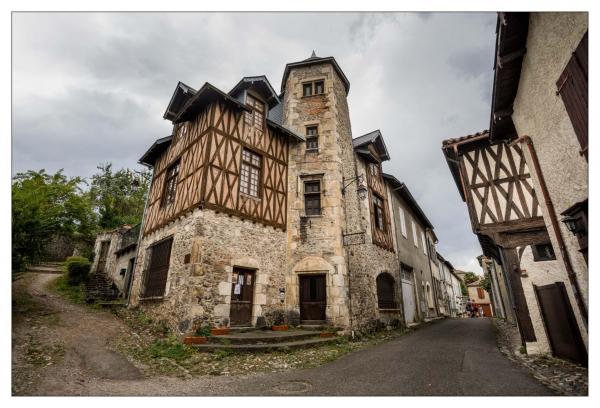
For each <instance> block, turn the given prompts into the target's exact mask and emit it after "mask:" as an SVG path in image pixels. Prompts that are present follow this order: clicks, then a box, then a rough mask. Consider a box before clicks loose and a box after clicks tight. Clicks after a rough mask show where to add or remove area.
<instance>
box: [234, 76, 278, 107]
mask: <svg viewBox="0 0 600 408" xmlns="http://www.w3.org/2000/svg"><path fill="white" fill-rule="evenodd" d="M250 87H254V88H256V89H257V90H258V91H259V92H260V93H261V94H262V96H263V97H264V98H265V100H266V101H267V103H268V105H269V108H272V107H273V106H275V105H278V104H280V103H281V101H280V100H279V96H278V95H277V92H275V89H273V86H272V85H271V83H270V82H269V80H268V79H267V77H266V76H265V75H258V76H247V77H243V78H242V79H241V80H240V82H238V83H237V84H236V85H235V86H234V87H233V88H232V89H231V91H229V92H228V94H229V95H231V96H234V97H235V96H236V94H238V93H239V92H240V91H242V90H244V89H248V88H250Z"/></svg>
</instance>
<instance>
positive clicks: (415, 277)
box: [383, 174, 437, 324]
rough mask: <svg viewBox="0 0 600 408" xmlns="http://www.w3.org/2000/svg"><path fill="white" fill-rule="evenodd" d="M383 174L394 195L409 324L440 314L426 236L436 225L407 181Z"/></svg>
mask: <svg viewBox="0 0 600 408" xmlns="http://www.w3.org/2000/svg"><path fill="white" fill-rule="evenodd" d="M383 177H384V179H385V181H386V184H387V185H388V190H389V191H390V192H391V196H392V199H391V212H392V214H393V217H392V219H393V222H394V225H395V241H396V245H397V251H396V252H397V254H398V258H399V263H400V269H401V276H402V300H403V305H404V314H405V317H406V323H407V324H410V323H414V322H417V321H422V320H423V319H425V318H432V317H435V316H437V312H436V310H435V299H434V292H433V276H432V270H431V265H430V263H429V260H430V258H429V253H430V249H429V247H428V245H429V243H428V242H429V241H428V239H427V237H426V234H427V231H431V234H432V233H433V225H432V224H431V222H429V219H428V218H427V216H426V215H425V213H424V212H423V210H422V209H421V207H420V206H419V204H418V203H417V201H416V200H415V198H414V197H413V195H412V194H411V192H410V190H409V189H408V187H407V186H406V185H405V184H404V183H402V182H400V181H399V180H398V179H397V178H396V177H394V176H392V175H390V174H384V175H383ZM434 253H435V252H434Z"/></svg>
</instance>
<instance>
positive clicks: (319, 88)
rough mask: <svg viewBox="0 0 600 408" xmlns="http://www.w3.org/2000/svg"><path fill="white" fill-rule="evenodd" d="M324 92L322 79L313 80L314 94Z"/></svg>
mask: <svg viewBox="0 0 600 408" xmlns="http://www.w3.org/2000/svg"><path fill="white" fill-rule="evenodd" d="M324 93H325V86H324V84H323V81H315V95H321V94H324Z"/></svg>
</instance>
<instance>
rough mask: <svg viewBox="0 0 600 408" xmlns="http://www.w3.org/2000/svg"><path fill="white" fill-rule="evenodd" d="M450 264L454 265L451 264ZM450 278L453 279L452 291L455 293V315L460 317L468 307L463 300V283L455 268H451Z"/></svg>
mask: <svg viewBox="0 0 600 408" xmlns="http://www.w3.org/2000/svg"><path fill="white" fill-rule="evenodd" d="M450 266H452V265H451V264H450ZM450 279H451V281H452V293H453V301H452V303H453V305H454V306H453V308H454V310H455V311H456V314H455V316H456V317H460V316H463V314H464V313H465V311H466V310H465V308H466V304H465V302H464V301H463V298H464V297H463V294H462V289H461V285H460V280H461V279H460V278H459V277H458V275H457V274H456V273H455V270H454V268H451V269H450Z"/></svg>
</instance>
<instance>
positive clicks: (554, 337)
mask: <svg viewBox="0 0 600 408" xmlns="http://www.w3.org/2000/svg"><path fill="white" fill-rule="evenodd" d="M533 287H534V289H535V293H536V297H537V301H538V304H539V305H540V311H541V313H542V319H543V321H544V327H545V328H546V334H547V335H548V341H549V342H550V346H551V347H552V353H553V354H554V355H555V356H556V357H561V358H564V359H567V360H571V361H575V362H578V363H580V364H582V365H584V366H587V360H588V358H587V351H586V349H585V345H584V343H583V340H582V339H581V333H580V332H579V326H578V325H577V321H576V320H575V315H574V314H573V309H572V308H571V303H570V302H569V297H568V295H567V291H566V289H565V285H564V283H562V282H555V283H553V284H550V285H545V286H536V285H533Z"/></svg>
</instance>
